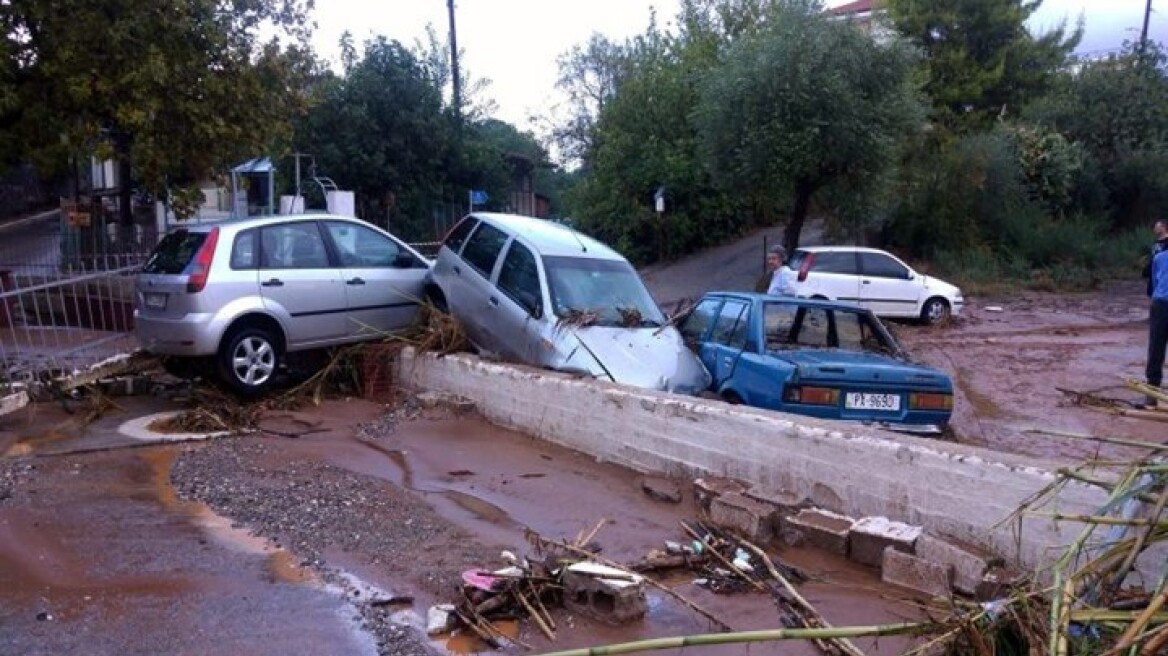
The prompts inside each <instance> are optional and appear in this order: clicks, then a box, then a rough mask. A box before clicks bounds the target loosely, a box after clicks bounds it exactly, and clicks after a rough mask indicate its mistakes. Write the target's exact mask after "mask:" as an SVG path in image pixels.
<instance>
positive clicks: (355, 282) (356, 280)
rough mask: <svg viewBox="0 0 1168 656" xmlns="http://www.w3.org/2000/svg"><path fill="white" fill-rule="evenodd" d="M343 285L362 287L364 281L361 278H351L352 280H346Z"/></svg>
mask: <svg viewBox="0 0 1168 656" xmlns="http://www.w3.org/2000/svg"><path fill="white" fill-rule="evenodd" d="M345 284H346V285H364V284H365V280H364V279H362V278H353V279H352V280H346V281H345Z"/></svg>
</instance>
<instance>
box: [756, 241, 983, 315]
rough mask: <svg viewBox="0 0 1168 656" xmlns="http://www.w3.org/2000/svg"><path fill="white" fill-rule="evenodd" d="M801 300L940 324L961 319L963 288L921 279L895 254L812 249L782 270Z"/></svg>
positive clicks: (793, 258) (797, 253)
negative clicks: (836, 303) (824, 301)
mask: <svg viewBox="0 0 1168 656" xmlns="http://www.w3.org/2000/svg"><path fill="white" fill-rule="evenodd" d="M779 274H780V275H781V276H782V277H783V278H782V280H783V286H784V287H785V288H786V289H787V290H788V291H790V292H791V293H792V294H794V295H795V296H798V297H800V298H819V299H828V300H832V301H844V302H849V303H855V304H857V305H859V306H860V307H864V308H867V309H869V310H871V311H872V312H873V313H875V314H876V315H877V316H881V317H898V318H904V319H920V320H921V321H924V322H925V323H929V324H938V323H941V322H943V321H945V320H947V319H948V318H949V317H951V316H957V315H959V314H961V308H962V306H963V305H964V304H965V299H964V298H963V297H962V295H961V289H959V288H958V287H956V286H954V285H951V284H949V283H947V282H945V281H943V280H939V279H937V278H932V277H930V276H926V275H922V274H920V273H917V272H916V271H913V269H912V267H910V266H909V265H907V264H905V263H904V262H902V261H900V260H899V259H897V257H896V256H894V255H892V254H891V253H887V252H885V251H882V250H877V249H875V248H863V247H860V246H809V247H805V248H800V249H798V250H796V251H795V252H794V253H793V254H792V255H791V258H790V259H789V260H787V263H786V264H785V265H783V267H782V268H780V269H779Z"/></svg>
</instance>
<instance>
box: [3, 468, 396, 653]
mask: <svg viewBox="0 0 1168 656" xmlns="http://www.w3.org/2000/svg"><path fill="white" fill-rule="evenodd" d="M176 452H177V451H176V450H175V449H174V448H173V447H161V448H154V449H139V450H134V451H120V452H111V453H103V454H92V455H85V456H76V457H69V458H54V459H39V460H35V461H32V462H33V463H34V465H35V467H36V471H35V474H34V475H33V476H31V477H30V478H29V479H28V480H26V481H24V482H23V483H22V484H21V486H20V489H19V490H18V492H17V494H18V495H19V499H17V498H16V497H14V499H13V500H10V502H9V503H6V504H5V505H3V506H0V591H2V592H0V627H2V630H0V653H4V654H65V653H76V654H82V653H87V654H129V653H141V654H147V653H152V654H153V653H200V650H199V648H198V647H197V646H198V645H207V644H215V645H217V647H216V648H217V649H222V650H223V653H235V654H268V653H288V654H296V653H327V652H330V651H331V650H333V649H338V648H340V649H341V650H342V651H343V652H344V653H354V654H362V653H364V654H369V653H374V652H375V649H374V648H373V645H372V644H371V642H370V640H369V639H368V637H367V636H365V635H363V634H362V633H360V632H359V631H358V630H357V629H356V627H355V626H353V625H352V624H351V623H350V622H349V621H348V620H347V619H345V615H344V609H345V608H346V606H345V604H344V603H343V601H341V600H339V599H338V598H337V597H336V596H335V595H334V594H331V593H329V592H327V591H325V590H324V589H323V588H322V587H321V586H320V585H319V583H318V582H317V581H315V579H314V578H313V577H312V576H311V575H310V574H307V573H305V572H304V571H303V570H302V568H300V567H299V565H298V562H297V561H296V559H295V557H294V556H293V555H292V554H289V553H287V552H282V551H278V550H273V549H270V548H268V547H267V546H266V545H265V544H264V543H262V542H259V541H256V540H255V539H254V538H252V537H250V536H248V535H247V534H246V533H244V532H242V531H239V530H235V529H231V528H230V526H229V524H228V523H227V522H226V521H225V520H223V519H222V518H217V517H215V516H214V515H213V514H211V513H210V512H209V511H208V510H207V509H206V508H205V507H203V506H201V505H199V504H191V503H186V502H183V501H181V500H179V499H178V498H177V497H176V496H175V494H174V491H173V490H172V489H171V488H170V486H169V483H168V472H169V468H170V464H171V463H172V462H173V460H174V457H175V454H176ZM12 501H18V503H12ZM305 622H308V623H310V624H311V625H312V626H313V630H312V631H311V632H309V633H307V634H306V633H305V632H304V631H302V630H300V629H299V627H300V626H301V625H302V623H305ZM192 649H193V650H194V651H192Z"/></svg>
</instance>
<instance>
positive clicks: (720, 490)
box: [693, 476, 747, 512]
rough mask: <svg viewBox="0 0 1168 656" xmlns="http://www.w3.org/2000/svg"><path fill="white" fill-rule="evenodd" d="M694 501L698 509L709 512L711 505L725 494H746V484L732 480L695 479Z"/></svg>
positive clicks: (716, 478)
mask: <svg viewBox="0 0 1168 656" xmlns="http://www.w3.org/2000/svg"><path fill="white" fill-rule="evenodd" d="M693 487H694V499H695V500H696V501H697V503H698V507H699V508H701V509H702V510H704V511H706V512H709V511H710V503H711V502H712V501H713V500H714V499H716V498H718V497H719V496H721V495H723V494H729V493H731V492H737V493H739V494H742V493H743V492H746V487H747V486H746V484H744V483H741V482H739V481H736V480H734V479H732V478H719V477H706V476H703V477H701V478H696V479H694V482H693Z"/></svg>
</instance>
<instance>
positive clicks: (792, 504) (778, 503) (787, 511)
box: [745, 488, 811, 517]
mask: <svg viewBox="0 0 1168 656" xmlns="http://www.w3.org/2000/svg"><path fill="white" fill-rule="evenodd" d="M745 494H746V496H747V497H748V498H750V499H752V500H754V501H757V502H759V503H764V504H766V505H768V506H770V507H772V508H774V509H775V511H776V512H777V513H778V514H779V516H780V517H790V516H791V515H794V514H796V513H798V512H799V511H800V510H803V509H805V508H809V507H810V506H811V502H810V501H808V500H807V497H804V496H800V495H798V494H795V493H794V492H787V491H779V492H763V491H760V490H755V489H753V488H752V489H749V490H747V491H746V492H745Z"/></svg>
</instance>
